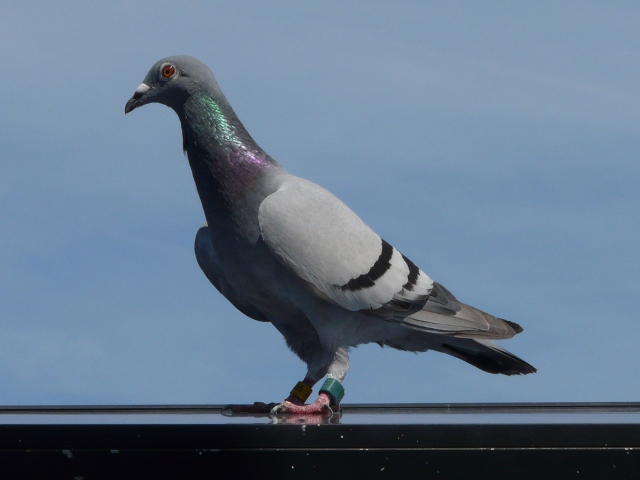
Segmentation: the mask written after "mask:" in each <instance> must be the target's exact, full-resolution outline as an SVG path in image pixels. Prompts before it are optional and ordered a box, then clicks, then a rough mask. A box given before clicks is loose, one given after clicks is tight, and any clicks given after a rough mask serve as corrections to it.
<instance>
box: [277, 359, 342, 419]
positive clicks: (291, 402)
mask: <svg viewBox="0 0 640 480" xmlns="http://www.w3.org/2000/svg"><path fill="white" fill-rule="evenodd" d="M348 369H349V354H348V352H347V349H346V348H338V349H337V350H336V351H335V352H334V354H333V356H332V358H331V361H330V362H329V363H328V364H324V365H322V366H320V365H318V364H317V363H316V362H312V363H310V364H309V368H308V371H307V375H306V376H305V378H304V380H302V381H301V382H298V383H297V385H296V386H295V387H294V388H293V390H291V393H290V395H289V397H287V399H286V400H285V401H284V402H282V403H280V404H278V405H276V406H275V407H274V408H273V410H272V412H273V413H278V412H286V413H302V414H309V413H327V412H329V413H332V412H333V411H334V410H337V409H339V408H340V400H342V397H343V395H344V388H343V387H342V384H341V383H340V382H342V380H344V377H345V376H346V375H347V370H348ZM325 375H328V378H327V381H326V382H325V383H324V384H323V386H322V389H321V391H320V394H319V395H318V399H317V400H316V401H315V402H314V403H311V404H308V405H305V401H306V400H307V398H309V395H311V391H312V389H313V386H314V385H315V384H316V383H318V382H319V381H320V380H321V379H322V378H323V377H324V376H325Z"/></svg>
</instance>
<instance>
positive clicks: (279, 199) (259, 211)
mask: <svg viewBox="0 0 640 480" xmlns="http://www.w3.org/2000/svg"><path fill="white" fill-rule="evenodd" d="M148 103H160V104H163V105H166V106H168V107H170V108H172V109H173V110H174V111H175V112H176V114H177V115H178V118H179V119H180V124H181V127H182V138H183V150H184V152H185V153H186V155H187V157H188V160H189V165H190V167H191V171H192V173H193V179H194V181H195V184H196V188H197V191H198V195H199V197H200V200H201V202H202V208H203V210H204V216H205V218H206V222H205V223H204V225H203V226H202V227H201V228H200V229H199V230H198V232H197V234H196V238H195V255H196V259H197V261H198V264H199V265H200V267H201V269H202V271H203V272H204V274H205V275H206V277H207V278H208V279H209V281H210V282H211V283H212V284H213V285H214V287H215V288H216V289H217V290H218V291H219V292H220V293H221V294H222V295H223V296H224V297H226V299H227V300H229V301H230V302H231V303H232V304H233V305H234V306H235V307H236V308H237V309H238V310H240V311H241V312H242V313H244V314H245V315H246V316H248V317H250V318H252V319H254V320H257V321H260V322H270V323H271V324H273V326H274V327H275V328H276V329H277V330H278V331H279V332H280V333H281V334H282V336H283V337H284V339H285V341H286V344H287V346H288V347H289V348H290V349H291V350H292V351H293V352H294V353H295V354H296V355H297V356H298V357H299V358H300V359H301V360H302V361H303V362H304V363H306V365H307V372H306V375H305V377H304V379H303V380H302V381H299V382H298V383H297V384H296V386H295V387H294V388H293V390H292V391H291V393H290V394H289V396H288V397H287V398H286V399H285V400H284V401H283V402H280V403H278V404H277V405H276V406H275V407H274V409H273V412H276V413H277V412H290V413H299V414H312V413H323V412H327V411H333V410H335V409H339V406H340V401H341V400H342V397H343V396H344V387H343V385H342V382H343V380H344V378H345V376H346V374H347V370H348V369H349V349H350V348H351V347H356V346H358V345H362V344H368V343H377V344H379V345H380V346H383V347H384V346H386V347H391V348H394V349H398V350H403V351H409V352H426V351H427V350H433V351H438V352H442V353H446V354H448V355H452V356H454V357H456V358H459V359H461V360H464V361H465V362H467V363H469V364H471V365H473V366H475V367H477V368H479V369H480V370H483V371H485V372H489V373H494V374H498V373H500V374H504V375H519V374H528V373H534V372H535V371H536V369H535V368H534V367H533V366H531V365H529V364H528V363H527V362H525V361H524V360H522V359H520V358H518V357H517V356H515V355H513V354H512V353H510V352H508V351H507V350H505V349H503V348H502V347H500V346H499V345H498V344H496V343H494V342H493V340H501V339H507V338H510V337H513V336H514V335H516V334H517V333H520V332H522V328H521V327H520V326H519V325H518V324H517V323H514V322H511V321H508V320H504V319H501V318H497V317H494V316H492V315H490V314H488V313H485V312H483V311H482V310H479V309H477V308H474V307H472V306H470V305H466V304H464V303H462V302H460V301H458V300H457V299H456V297H455V296H454V295H453V294H452V293H451V292H449V290H447V289H446V288H445V287H444V286H443V285H441V284H440V283H438V282H435V281H433V280H432V279H431V278H430V277H429V276H428V275H427V274H426V273H425V272H423V271H422V270H421V269H420V268H419V267H418V266H417V265H416V264H415V263H413V262H412V261H411V260H409V258H407V257H406V256H404V255H403V254H402V253H400V252H399V251H398V250H396V249H395V248H394V247H393V246H391V245H390V244H389V243H387V242H386V241H385V240H383V239H382V238H380V236H378V235H377V234H376V233H375V232H374V231H373V230H372V229H371V228H370V227H368V226H367V225H366V224H365V223H364V222H363V221H362V220H361V219H360V218H359V217H358V216H357V215H356V214H355V213H354V212H353V211H352V210H351V209H350V208H349V207H347V206H346V205H345V204H344V203H343V202H342V201H340V200H339V199H338V198H337V197H335V196H334V195H333V194H331V193H329V192H328V191H327V190H325V189H324V188H322V187H320V186H318V185H316V184H315V183H313V182H311V181H309V180H305V179H303V178H300V177H297V176H294V175H292V174H290V173H288V172H287V170H285V169H284V168H283V167H282V166H280V164H279V163H277V162H276V161H275V160H274V159H273V158H271V157H270V156H269V155H268V154H267V153H266V152H265V151H264V150H262V148H260V147H259V146H258V144H257V143H256V142H255V141H254V140H253V138H252V137H251V135H250V134H249V132H248V131H247V130H246V128H245V127H244V125H243V124H242V123H241V122H240V120H239V119H238V117H237V115H236V114H235V112H234V111H233V109H232V108H231V105H230V104H229V102H228V101H227V99H226V98H225V96H224V94H223V93H222V90H221V89H220V87H219V85H218V83H217V81H216V79H215V77H214V75H213V73H212V72H211V70H210V69H209V68H208V67H207V66H206V65H204V64H203V63H202V62H200V61H199V60H197V59H195V58H193V57H189V56H183V55H180V56H171V57H166V58H163V59H162V60H159V61H158V62H157V63H156V64H155V65H153V67H151V70H149V73H148V74H147V76H146V77H145V78H144V80H143V82H142V83H141V84H140V86H139V87H138V88H137V89H136V90H135V92H134V94H133V96H132V97H131V98H130V99H129V101H128V102H127V103H126V106H125V114H126V113H129V112H131V111H133V110H134V109H136V108H138V107H141V106H143V105H146V104H148ZM325 377H326V381H325V382H324V384H323V385H322V387H321V388H320V393H319V395H318V398H317V400H316V401H315V402H313V403H309V404H306V403H305V402H306V400H307V399H308V398H309V396H310V395H311V392H312V388H313V387H314V386H315V385H316V384H317V383H318V382H319V381H320V380H322V379H323V378H325ZM332 409H333V410H332Z"/></svg>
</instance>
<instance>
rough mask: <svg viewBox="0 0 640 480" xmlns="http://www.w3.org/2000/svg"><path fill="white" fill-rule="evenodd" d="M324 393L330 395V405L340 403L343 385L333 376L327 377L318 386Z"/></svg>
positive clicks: (342, 395)
mask: <svg viewBox="0 0 640 480" xmlns="http://www.w3.org/2000/svg"><path fill="white" fill-rule="evenodd" d="M322 392H324V393H326V394H328V395H329V396H330V397H331V404H332V405H340V402H341V401H342V398H343V397H344V387H343V386H342V384H341V383H340V382H339V381H338V380H336V379H335V378H331V377H329V378H327V379H326V380H325V382H324V383H323V384H322V387H321V388H320V393H322Z"/></svg>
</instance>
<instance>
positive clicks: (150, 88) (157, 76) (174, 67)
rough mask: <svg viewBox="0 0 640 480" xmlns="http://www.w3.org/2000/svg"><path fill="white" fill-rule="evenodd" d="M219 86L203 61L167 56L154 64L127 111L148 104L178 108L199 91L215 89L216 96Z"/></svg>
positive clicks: (125, 111) (182, 56) (184, 56)
mask: <svg viewBox="0 0 640 480" xmlns="http://www.w3.org/2000/svg"><path fill="white" fill-rule="evenodd" d="M219 89H220V87H218V83H217V82H216V80H215V77H214V76H213V73H211V70H209V68H208V67H207V66H206V65H205V64H204V63H202V62H201V61H200V60H198V59H195V58H193V57H189V56H186V55H177V56H173V57H166V58H163V59H162V60H159V61H158V62H156V64H155V65H154V66H153V67H151V70H149V73H147V76H146V77H145V78H144V80H143V81H142V83H141V84H140V86H139V87H138V88H136V91H135V92H134V94H133V96H132V97H131V98H130V99H129V101H128V102H127V104H126V105H125V107H124V113H129V112H131V111H133V110H135V109H136V108H138V107H141V106H142V105H146V104H147V103H161V104H163V105H166V106H168V107H171V108H173V109H174V110H176V111H178V110H179V109H180V108H181V107H182V106H183V105H184V103H185V102H186V101H187V99H188V98H189V97H190V96H191V95H193V94H194V93H195V92H197V91H203V90H214V91H212V92H211V93H213V94H214V95H215V94H216V93H218V92H219ZM216 91H218V92H216ZM219 93H220V94H221V92H219Z"/></svg>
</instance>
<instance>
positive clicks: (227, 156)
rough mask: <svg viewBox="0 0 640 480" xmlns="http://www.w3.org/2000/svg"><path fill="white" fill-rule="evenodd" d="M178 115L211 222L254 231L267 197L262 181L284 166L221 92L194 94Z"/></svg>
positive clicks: (188, 153)
mask: <svg viewBox="0 0 640 480" xmlns="http://www.w3.org/2000/svg"><path fill="white" fill-rule="evenodd" d="M177 113H178V116H179V117H180V123H181V124H182V135H183V142H184V144H183V146H184V150H185V152H186V153H187V155H188V157H189V163H190V165H191V170H192V172H193V177H194V180H195V182H196V187H197V189H198V193H199V196H200V200H201V201H202V206H203V208H204V210H205V214H206V216H207V220H209V221H210V222H212V223H211V224H213V221H214V218H213V217H216V218H217V222H218V223H219V222H220V221H226V220H225V219H227V220H231V221H232V223H234V224H235V225H236V227H240V228H241V229H242V230H246V228H251V229H254V228H253V227H255V226H252V227H249V226H248V225H247V224H249V223H254V222H253V220H252V215H250V214H249V212H250V211H252V210H253V206H254V205H253V204H254V203H255V198H256V197H258V196H260V195H261V193H263V192H262V189H263V188H264V186H263V185H262V184H261V182H260V179H262V178H264V176H265V175H267V174H268V173H269V172H270V171H273V170H274V169H277V170H281V169H282V167H280V166H279V165H278V163H277V162H276V161H275V160H273V159H272V158H271V157H270V156H269V155H267V153H266V152H264V150H262V149H261V148H260V147H259V146H258V145H257V144H256V142H255V141H254V140H253V138H251V136H250V135H249V133H248V132H247V130H246V129H245V127H244V125H242V123H240V120H239V119H238V117H237V116H236V114H235V112H234V111H233V109H232V108H231V106H230V105H229V104H228V102H227V101H226V99H225V98H224V96H222V93H221V92H220V93H218V92H216V94H215V95H212V94H211V93H207V92H202V93H198V94H192V95H191V97H190V98H189V99H188V100H187V101H186V102H185V104H184V106H183V107H182V108H181V109H180V110H177ZM256 215H257V214H256ZM209 217H211V218H209ZM245 217H246V218H245Z"/></svg>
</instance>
